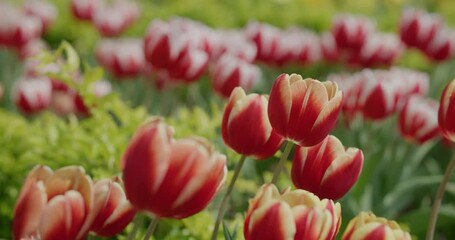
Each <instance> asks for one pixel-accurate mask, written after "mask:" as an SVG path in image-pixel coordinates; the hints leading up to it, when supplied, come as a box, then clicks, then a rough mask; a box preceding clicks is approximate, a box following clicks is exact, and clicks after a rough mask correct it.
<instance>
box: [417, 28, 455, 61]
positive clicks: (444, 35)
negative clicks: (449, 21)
mask: <svg viewBox="0 0 455 240" xmlns="http://www.w3.org/2000/svg"><path fill="white" fill-rule="evenodd" d="M454 37H455V33H454V32H453V31H452V30H449V29H443V30H440V31H439V32H437V33H436V35H435V36H434V37H433V39H432V40H431V41H430V42H429V43H428V45H427V46H426V47H425V48H423V49H422V50H423V51H424V53H425V54H426V55H427V57H429V58H430V59H432V60H434V61H444V60H447V59H448V58H451V57H452V56H453V55H454V51H455V40H454Z"/></svg>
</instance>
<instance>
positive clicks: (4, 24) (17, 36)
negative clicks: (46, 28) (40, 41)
mask: <svg viewBox="0 0 455 240" xmlns="http://www.w3.org/2000/svg"><path fill="white" fill-rule="evenodd" d="M0 22H1V24H0V45H2V44H3V45H6V46H9V47H15V48H21V47H22V46H24V45H26V44H27V43H28V42H30V41H32V40H34V39H37V38H39V36H41V34H42V31H43V28H42V24H41V21H40V19H39V18H37V17H35V16H31V15H30V16H29V15H26V14H25V13H23V12H20V11H19V10H18V9H15V8H14V7H9V6H7V5H5V6H3V4H1V5H0Z"/></svg>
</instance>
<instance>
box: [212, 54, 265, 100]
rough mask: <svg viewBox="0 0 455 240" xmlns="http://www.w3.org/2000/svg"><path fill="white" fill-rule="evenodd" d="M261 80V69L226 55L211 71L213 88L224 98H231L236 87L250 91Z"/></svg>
mask: <svg viewBox="0 0 455 240" xmlns="http://www.w3.org/2000/svg"><path fill="white" fill-rule="evenodd" d="M259 78H260V69H259V68H258V67H257V66H256V65H253V64H250V63H248V62H246V61H244V60H242V59H239V58H237V57H234V56H232V55H229V54H224V55H223V56H221V58H220V59H218V61H216V62H215V64H214V65H213V68H212V71H211V81H212V88H213V90H215V92H216V93H218V94H219V95H220V96H222V97H226V98H227V97H229V95H230V94H231V92H232V90H233V89H234V88H235V87H242V88H244V89H245V90H247V91H249V90H251V89H252V88H253V85H254V84H255V83H256V82H257V81H258V80H259Z"/></svg>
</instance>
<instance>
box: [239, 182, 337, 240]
mask: <svg viewBox="0 0 455 240" xmlns="http://www.w3.org/2000/svg"><path fill="white" fill-rule="evenodd" d="M340 224H341V207H340V204H339V203H334V202H333V201H332V200H329V199H322V200H320V199H319V198H318V197H317V196H315V195H314V194H312V193H310V192H307V191H304V190H294V191H290V190H289V188H288V189H286V190H285V191H284V192H283V193H279V192H278V189H277V188H276V187H275V186H274V185H271V184H265V185H263V186H262V187H261V188H260V189H259V191H258V193H257V194H256V196H255V197H254V198H253V199H251V200H250V201H249V207H248V210H247V213H246V218H245V223H244V228H243V229H244V230H243V234H244V236H245V240H285V239H286V240H287V239H296V240H297V239H305V240H323V239H324V240H333V239H335V236H336V235H337V233H338V229H339V227H340Z"/></svg>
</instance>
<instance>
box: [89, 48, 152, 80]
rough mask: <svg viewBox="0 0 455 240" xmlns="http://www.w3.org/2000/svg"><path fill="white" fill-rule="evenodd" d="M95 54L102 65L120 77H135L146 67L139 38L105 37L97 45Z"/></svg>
mask: <svg viewBox="0 0 455 240" xmlns="http://www.w3.org/2000/svg"><path fill="white" fill-rule="evenodd" d="M95 56H96V59H97V60H98V62H99V63H100V65H102V66H103V67H105V68H106V69H108V70H109V71H110V72H112V73H113V74H114V75H115V76H117V77H119V78H126V77H135V76H137V75H139V74H141V73H142V71H143V70H144V67H145V58H144V50H143V47H142V43H141V41H140V40H139V39H116V40H114V39H103V40H101V41H100V42H99V43H98V45H97V47H96V50H95Z"/></svg>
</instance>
